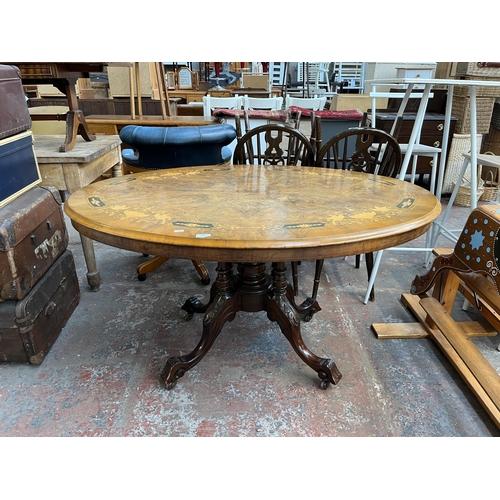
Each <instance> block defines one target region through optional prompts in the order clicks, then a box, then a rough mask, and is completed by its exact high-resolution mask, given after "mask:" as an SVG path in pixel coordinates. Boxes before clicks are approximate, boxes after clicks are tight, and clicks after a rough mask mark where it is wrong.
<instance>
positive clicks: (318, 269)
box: [312, 260, 325, 300]
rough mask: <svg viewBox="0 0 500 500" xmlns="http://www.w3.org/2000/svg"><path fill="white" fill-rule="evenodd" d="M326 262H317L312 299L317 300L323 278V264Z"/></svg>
mask: <svg viewBox="0 0 500 500" xmlns="http://www.w3.org/2000/svg"><path fill="white" fill-rule="evenodd" d="M324 262H325V261H324V260H317V261H316V269H315V271H314V284H313V292H312V298H313V299H314V300H316V297H317V296H318V289H319V280H320V278H321V271H322V270H323V264H324Z"/></svg>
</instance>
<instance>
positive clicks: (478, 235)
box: [470, 230, 484, 250]
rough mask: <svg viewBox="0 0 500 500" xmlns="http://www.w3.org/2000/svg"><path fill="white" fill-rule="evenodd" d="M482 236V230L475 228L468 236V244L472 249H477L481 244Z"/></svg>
mask: <svg viewBox="0 0 500 500" xmlns="http://www.w3.org/2000/svg"><path fill="white" fill-rule="evenodd" d="M483 241H484V236H483V232H482V231H478V230H476V232H475V233H474V234H473V235H472V236H471V237H470V244H471V246H472V250H479V249H480V248H481V247H482V246H483Z"/></svg>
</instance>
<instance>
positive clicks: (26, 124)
mask: <svg viewBox="0 0 500 500" xmlns="http://www.w3.org/2000/svg"><path fill="white" fill-rule="evenodd" d="M29 128H31V117H30V114H29V110H28V104H27V102H26V95H25V94H24V89H23V83H22V80H21V72H20V71H19V68H17V67H16V66H11V65H6V64H0V139H3V138H5V137H10V136H11V135H14V134H17V133H19V132H23V131H25V130H28V129H29Z"/></svg>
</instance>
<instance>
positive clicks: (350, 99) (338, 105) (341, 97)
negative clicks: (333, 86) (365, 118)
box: [330, 94, 389, 113]
mask: <svg viewBox="0 0 500 500" xmlns="http://www.w3.org/2000/svg"><path fill="white" fill-rule="evenodd" d="M388 100H389V99H387V98H378V99H377V109H386V108H387V101H388ZM330 109H332V110H333V111H347V110H349V109H359V111H361V112H362V113H364V112H365V111H367V110H369V109H372V99H371V97H370V96H369V95H368V94H336V95H334V96H332V100H331V102H330Z"/></svg>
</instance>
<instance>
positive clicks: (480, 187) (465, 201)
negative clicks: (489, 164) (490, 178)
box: [453, 178, 484, 207]
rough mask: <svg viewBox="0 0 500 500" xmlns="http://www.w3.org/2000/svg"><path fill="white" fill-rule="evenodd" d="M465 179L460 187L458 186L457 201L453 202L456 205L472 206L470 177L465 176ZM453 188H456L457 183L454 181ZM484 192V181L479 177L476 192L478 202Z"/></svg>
mask: <svg viewBox="0 0 500 500" xmlns="http://www.w3.org/2000/svg"><path fill="white" fill-rule="evenodd" d="M464 181H465V182H463V183H462V184H461V185H460V187H459V188H458V192H457V196H456V198H455V201H454V202H453V204H454V205H458V206H460V207H470V206H471V204H470V201H471V186H470V182H469V180H468V179H465V178H464ZM453 189H455V183H453ZM483 193H484V181H483V180H482V179H479V178H478V182H477V192H476V202H478V201H479V199H480V198H481V196H482V195H483Z"/></svg>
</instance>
